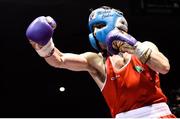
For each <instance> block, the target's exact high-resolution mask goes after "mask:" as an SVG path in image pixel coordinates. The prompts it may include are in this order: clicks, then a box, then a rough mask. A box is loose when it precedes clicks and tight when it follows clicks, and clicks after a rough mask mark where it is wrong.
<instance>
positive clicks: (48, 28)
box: [26, 16, 56, 57]
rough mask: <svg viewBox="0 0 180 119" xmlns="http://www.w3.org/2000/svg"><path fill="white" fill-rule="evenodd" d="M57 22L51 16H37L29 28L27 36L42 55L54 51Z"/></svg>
mask: <svg viewBox="0 0 180 119" xmlns="http://www.w3.org/2000/svg"><path fill="white" fill-rule="evenodd" d="M55 28H56V22H55V21H54V19H53V18H51V17H50V16H47V17H45V16H40V17H37V18H36V19H35V20H34V21H33V22H32V23H31V24H30V25H29V26H28V28H27V30H26V37H27V39H28V40H29V41H30V43H31V44H32V46H33V47H34V48H35V50H36V51H37V53H38V54H39V55H40V56H41V57H48V56H51V55H52V53H53V51H54V43H53V40H52V36H53V32H54V29H55Z"/></svg>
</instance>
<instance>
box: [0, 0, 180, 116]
mask: <svg viewBox="0 0 180 119" xmlns="http://www.w3.org/2000/svg"><path fill="white" fill-rule="evenodd" d="M102 5H108V6H111V7H114V8H117V9H120V10H122V11H123V12H124V14H125V17H126V19H127V21H128V23H129V33H130V34H131V35H133V36H134V37H135V38H136V39H138V40H140V41H143V40H151V41H153V42H154V43H156V45H157V46H158V47H159V50H160V51H161V52H163V53H164V54H165V55H166V56H167V58H169V61H170V64H171V70H170V72H169V73H168V74H166V75H160V77H161V85H162V89H163V90H164V92H165V94H166V95H167V96H168V98H169V99H170V101H171V99H172V95H171V91H172V90H174V89H178V88H179V84H178V68H177V67H178V66H179V62H178V61H179V51H180V47H179V44H178V40H179V36H178V35H179V31H180V24H179V21H180V19H179V13H178V12H177V11H176V12H158V13H157V12H152V11H151V12H150V11H148V10H147V8H146V9H142V7H140V0H136V1H133V2H132V1H131V2H130V1H128V0H124V1H119V0H113V1H110V0H106V1H105V0H102V1H95V0H91V1H88V0H84V1H83V0H76V1H73V0H51V1H48V0H24V1H23V0H0V13H1V14H0V15H1V17H0V25H1V33H0V35H1V45H0V48H1V50H0V51H1V58H0V59H1V62H0V63H1V69H2V70H1V79H0V100H1V101H0V117H110V113H109V110H108V108H107V105H106V103H105V102H104V99H103V97H102V95H101V93H100V90H99V89H98V87H97V86H96V84H95V82H94V81H93V80H92V79H91V77H90V76H89V74H88V73H87V72H72V71H69V70H64V69H55V68H52V67H50V66H49V65H48V64H47V63H46V62H45V61H44V59H42V58H40V57H39V56H38V55H37V53H36V52H35V51H34V50H33V49H32V47H31V46H30V44H29V43H28V40H27V39H26V36H25V31H26V28H27V27H28V25H29V24H30V23H31V22H32V20H34V19H35V18H36V17H38V16H51V17H53V18H54V19H55V20H56V22H57V28H56V30H55V33H54V36H53V38H54V43H55V45H56V47H57V48H59V49H60V50H61V51H62V52H72V53H83V52H85V51H95V50H94V49H93V48H92V47H91V46H90V44H89V41H88V33H89V31H88V15H89V13H90V12H89V9H91V8H94V9H95V8H97V7H100V6H102ZM60 87H65V91H64V92H60V91H59V88H60ZM170 103H171V102H170Z"/></svg>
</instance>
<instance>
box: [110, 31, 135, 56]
mask: <svg viewBox="0 0 180 119" xmlns="http://www.w3.org/2000/svg"><path fill="white" fill-rule="evenodd" d="M136 42H137V40H136V39H135V38H134V37H132V36H131V35H129V34H127V33H126V32H123V31H121V30H119V29H114V30H112V31H111V32H109V33H108V35H107V37H106V44H107V50H108V52H110V53H111V54H118V53H119V52H121V51H124V52H125V51H126V50H127V49H128V48H129V50H132V49H133V47H134V45H135V44H136ZM117 43H118V44H117ZM115 45H117V47H118V48H117V47H116V48H114V46H115ZM124 49H125V50H124Z"/></svg>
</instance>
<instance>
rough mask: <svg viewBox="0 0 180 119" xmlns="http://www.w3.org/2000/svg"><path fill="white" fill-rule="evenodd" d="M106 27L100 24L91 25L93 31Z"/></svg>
mask: <svg viewBox="0 0 180 119" xmlns="http://www.w3.org/2000/svg"><path fill="white" fill-rule="evenodd" d="M105 26H106V25H105V24H102V23H100V24H95V25H93V30H94V29H95V28H97V29H101V28H103V27H105Z"/></svg>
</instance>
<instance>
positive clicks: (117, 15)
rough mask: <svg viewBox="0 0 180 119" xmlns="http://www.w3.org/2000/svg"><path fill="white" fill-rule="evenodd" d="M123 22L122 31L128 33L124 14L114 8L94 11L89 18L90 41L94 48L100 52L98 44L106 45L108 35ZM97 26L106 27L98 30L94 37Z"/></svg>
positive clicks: (101, 8)
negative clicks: (94, 27)
mask: <svg viewBox="0 0 180 119" xmlns="http://www.w3.org/2000/svg"><path fill="white" fill-rule="evenodd" d="M119 20H120V22H123V25H121V27H122V28H121V29H122V30H124V31H127V22H126V20H125V18H124V16H123V13H122V12H120V11H118V10H115V9H113V8H109V7H106V8H103V7H100V8H98V9H95V10H93V11H92V13H91V14H90V16H89V29H90V34H89V40H90V43H91V45H92V46H93V48H95V49H96V50H98V51H99V50H100V47H99V44H98V42H101V43H102V44H105V39H106V36H107V34H108V33H109V32H110V31H111V30H113V29H114V28H115V27H118V26H117V22H119ZM96 24H104V27H103V28H101V29H98V30H97V32H96V33H95V35H94V33H93V32H94V31H93V26H94V25H96Z"/></svg>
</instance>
